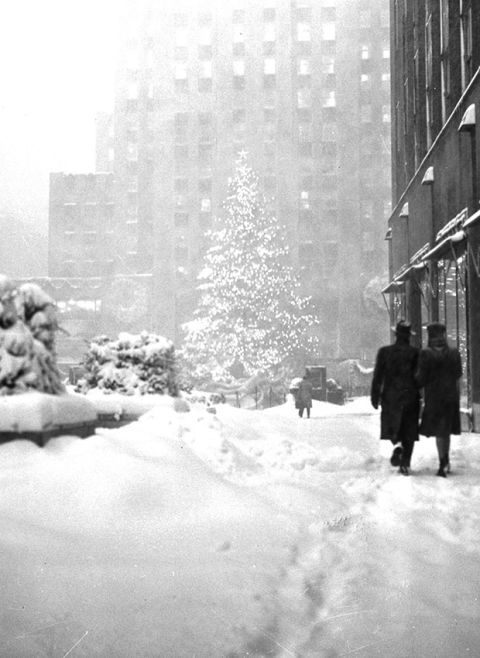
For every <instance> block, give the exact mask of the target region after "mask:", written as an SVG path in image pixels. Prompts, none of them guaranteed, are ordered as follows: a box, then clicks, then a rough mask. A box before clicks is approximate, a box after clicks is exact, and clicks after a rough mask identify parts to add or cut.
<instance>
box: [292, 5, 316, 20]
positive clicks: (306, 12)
mask: <svg viewBox="0 0 480 658" xmlns="http://www.w3.org/2000/svg"><path fill="white" fill-rule="evenodd" d="M295 17H296V19H297V21H311V20H312V8H311V7H310V6H308V5H304V6H303V7H297V8H296V10H295Z"/></svg>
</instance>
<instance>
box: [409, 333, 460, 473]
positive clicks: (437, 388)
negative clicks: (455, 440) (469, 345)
mask: <svg viewBox="0 0 480 658" xmlns="http://www.w3.org/2000/svg"><path fill="white" fill-rule="evenodd" d="M427 332H428V347H426V348H425V349H423V350H421V352H420V356H419V359H418V370H417V374H416V377H417V383H418V385H419V386H421V387H424V391H425V392H424V399H425V406H424V408H423V412H422V421H421V423H420V434H423V435H425V436H435V437H436V442H437V450H438V458H439V460H440V466H439V469H438V472H437V475H440V476H441V477H447V473H448V472H449V471H450V457H449V452H450V435H451V434H460V433H461V428H460V390H459V379H460V377H461V376H462V361H461V358H460V353H459V351H458V350H457V349H456V348H454V347H449V345H448V342H447V331H446V327H445V325H444V324H441V323H440V322H433V323H432V324H429V325H428V327H427Z"/></svg>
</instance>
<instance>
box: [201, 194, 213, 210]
mask: <svg viewBox="0 0 480 658" xmlns="http://www.w3.org/2000/svg"><path fill="white" fill-rule="evenodd" d="M211 211H212V200H211V199H210V198H209V197H204V198H203V199H200V212H211Z"/></svg>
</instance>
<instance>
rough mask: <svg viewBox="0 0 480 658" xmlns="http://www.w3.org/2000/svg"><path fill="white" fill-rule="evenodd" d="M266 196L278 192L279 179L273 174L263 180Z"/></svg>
mask: <svg viewBox="0 0 480 658" xmlns="http://www.w3.org/2000/svg"><path fill="white" fill-rule="evenodd" d="M263 186H264V189H265V194H268V195H273V194H275V192H276V191H277V179H276V178H275V176H273V175H272V174H269V175H268V176H265V177H264V179H263Z"/></svg>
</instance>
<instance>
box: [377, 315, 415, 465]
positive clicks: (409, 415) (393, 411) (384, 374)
mask: <svg viewBox="0 0 480 658" xmlns="http://www.w3.org/2000/svg"><path fill="white" fill-rule="evenodd" d="M395 335H396V340H395V343H394V344H393V345H386V346H384V347H381V348H380V349H379V350H378V353H377V359H376V363H375V369H374V371H373V379H372V388H371V395H370V399H371V402H372V405H373V407H374V408H375V409H378V405H379V404H380V405H381V407H382V412H381V415H380V424H381V430H380V438H381V439H385V440H388V441H391V442H392V443H393V444H394V445H396V444H397V443H401V446H398V447H396V448H394V450H393V453H392V456H391V458H390V462H391V464H392V466H400V469H399V470H400V473H402V474H403V475H409V473H410V461H411V458H412V452H413V446H414V444H415V441H418V417H419V412H420V395H419V390H418V386H417V383H416V381H415V371H416V369H417V362H418V354H419V350H418V349H417V348H416V347H413V346H412V345H410V336H411V327H410V324H409V323H408V322H405V321H404V320H401V321H400V322H399V323H398V324H397V326H396V327H395Z"/></svg>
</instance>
